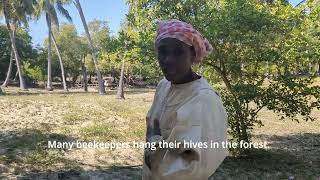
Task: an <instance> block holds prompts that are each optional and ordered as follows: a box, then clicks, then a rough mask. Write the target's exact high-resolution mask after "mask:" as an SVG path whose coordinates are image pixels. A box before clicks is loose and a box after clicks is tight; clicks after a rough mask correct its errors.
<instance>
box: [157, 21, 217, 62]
mask: <svg viewBox="0 0 320 180" xmlns="http://www.w3.org/2000/svg"><path fill="white" fill-rule="evenodd" d="M164 38H175V39H178V40H180V41H182V42H184V43H186V44H188V45H189V46H193V47H194V50H195V52H196V58H195V59H194V62H193V63H194V64H199V63H201V62H202V60H203V58H204V57H205V56H207V55H208V54H210V52H211V51H212V46H211V44H210V43H209V42H208V40H207V39H206V38H204V37H203V36H202V35H201V34H200V33H199V32H198V31H197V30H196V29H194V28H193V26H192V25H190V24H188V23H185V22H182V21H179V20H177V19H171V20H167V21H162V22H160V23H159V25H158V28H157V35H156V39H155V48H156V50H157V49H158V45H159V42H160V41H161V40H162V39H164Z"/></svg>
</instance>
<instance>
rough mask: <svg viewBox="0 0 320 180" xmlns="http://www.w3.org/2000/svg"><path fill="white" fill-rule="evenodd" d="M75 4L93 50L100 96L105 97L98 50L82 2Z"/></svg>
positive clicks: (76, 0)
mask: <svg viewBox="0 0 320 180" xmlns="http://www.w3.org/2000/svg"><path fill="white" fill-rule="evenodd" d="M73 3H74V5H75V6H76V8H77V9H78V12H79V15H80V18H81V21H82V24H83V27H84V30H85V32H86V36H87V41H88V44H89V46H90V49H91V54H92V59H93V63H94V66H95V70H96V73H97V76H98V83H99V94H100V95H104V94H106V90H105V88H104V82H103V80H102V76H101V73H100V71H99V66H98V60H97V55H96V50H95V49H96V48H95V46H94V45H93V41H92V39H91V36H90V33H89V28H88V25H87V22H86V19H85V17H84V13H83V11H82V7H81V4H80V1H79V0H74V1H73Z"/></svg>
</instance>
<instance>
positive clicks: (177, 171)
mask: <svg viewBox="0 0 320 180" xmlns="http://www.w3.org/2000/svg"><path fill="white" fill-rule="evenodd" d="M226 124H227V123H226V113H225V109H224V108H223V105H222V102H221V99H220V97H219V96H218V95H216V94H215V93H214V92H213V91H211V90H210V91H209V92H206V93H201V94H200V95H197V96H195V97H194V98H193V99H191V100H190V101H189V102H188V103H186V104H185V105H183V106H182V107H181V108H179V109H178V110H177V124H176V125H175V127H174V128H173V129H172V131H171V133H170V135H169V137H168V138H167V139H166V140H165V141H166V142H168V143H169V142H171V143H175V144H178V143H180V144H181V145H180V146H179V148H177V149H174V148H173V149H172V148H171V149H160V148H159V149H157V150H156V151H155V152H154V156H155V157H154V158H153V159H154V162H151V164H152V166H151V167H152V168H151V171H152V174H153V175H155V176H157V177H159V179H171V180H172V179H175V180H180V179H195V180H197V179H207V178H208V177H209V176H210V175H212V174H213V173H214V171H215V170H216V169H217V168H218V167H219V165H220V164H221V163H222V161H223V160H224V158H225V157H226V149H224V148H222V147H221V142H222V141H225V140H226V129H227V127H226V126H227V125H226ZM212 142H216V143H218V144H219V145H220V146H218V147H212V144H211V143H212Z"/></svg>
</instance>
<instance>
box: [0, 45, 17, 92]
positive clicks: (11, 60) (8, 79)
mask: <svg viewBox="0 0 320 180" xmlns="http://www.w3.org/2000/svg"><path fill="white" fill-rule="evenodd" d="M13 56H14V52H13V50H11V55H10V63H9V67H8V72H7V76H6V79H5V80H4V82H3V84H2V87H7V86H8V83H9V81H10V76H11V71H12V64H13Z"/></svg>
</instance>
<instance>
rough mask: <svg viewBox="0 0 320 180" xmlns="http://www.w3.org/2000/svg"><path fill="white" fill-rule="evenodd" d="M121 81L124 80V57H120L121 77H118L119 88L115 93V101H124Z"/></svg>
mask: <svg viewBox="0 0 320 180" xmlns="http://www.w3.org/2000/svg"><path fill="white" fill-rule="evenodd" d="M123 79H124V57H122V66H121V75H120V81H119V86H118V91H117V99H124V92H123Z"/></svg>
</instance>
